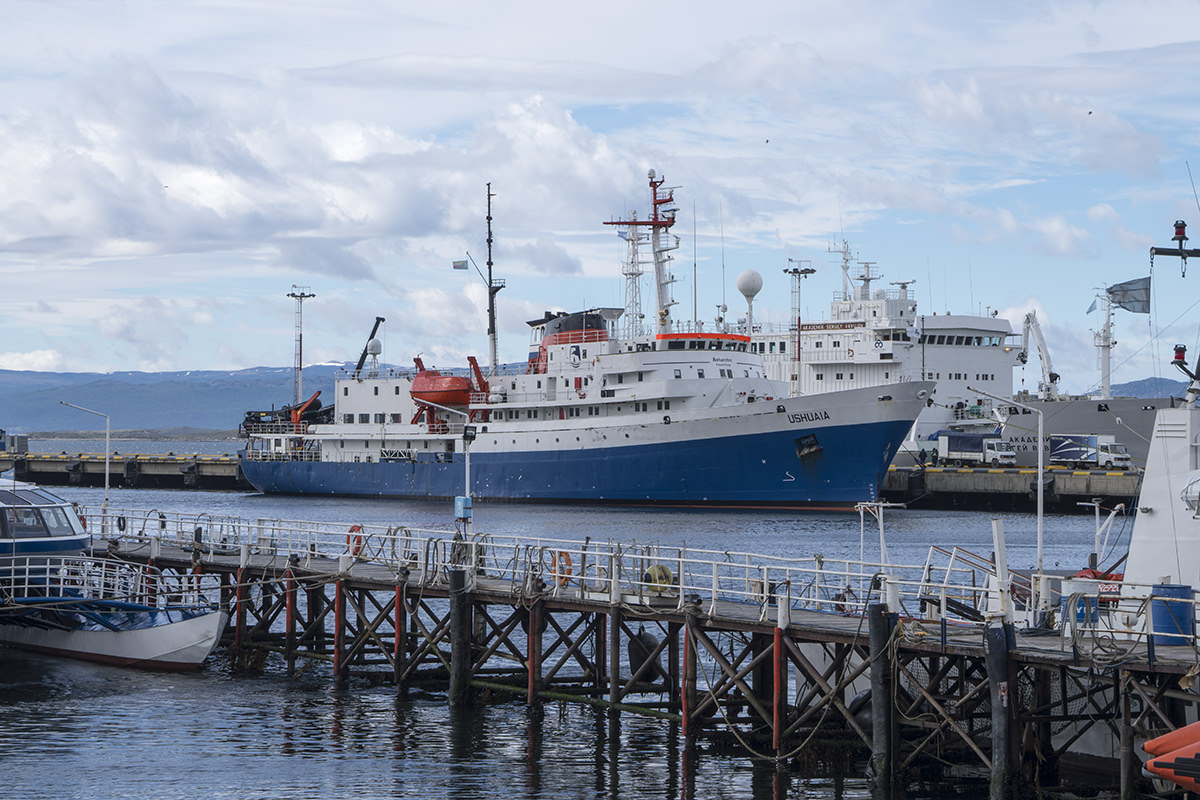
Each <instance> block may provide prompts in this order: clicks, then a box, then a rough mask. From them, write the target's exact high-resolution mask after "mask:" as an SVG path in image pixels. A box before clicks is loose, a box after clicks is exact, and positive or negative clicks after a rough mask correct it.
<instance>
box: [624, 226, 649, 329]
mask: <svg viewBox="0 0 1200 800" xmlns="http://www.w3.org/2000/svg"><path fill="white" fill-rule="evenodd" d="M631 217H632V220H633V222H634V223H636V222H637V212H636V211H635V212H633V214H632V215H631ZM618 235H619V236H620V237H621V238H622V239H624V240H625V243H626V244H627V245H628V256H627V257H626V260H625V263H624V264H622V265H621V274H622V275H624V276H625V314H624V315H623V317H622V322H621V327H622V332H621V333H622V336H623V338H625V339H636V338H637V337H639V336H641V335H642V334H643V333H645V331H644V330H643V328H642V319H643V316H642V275H644V274H645V270H644V269H643V268H642V267H643V266H644V264H645V262H644V261H642V256H641V251H640V248H639V245H640V244H641V243H642V242H645V241H647V240H649V238H650V235H649V234H648V233H647V232H646V231H643V230H641V229H640V228H638V226H637V225H636V224H633V225H629V226H628V227H627V228H625V230H622V231H618Z"/></svg>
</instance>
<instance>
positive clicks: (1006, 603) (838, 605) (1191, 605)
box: [83, 509, 1196, 647]
mask: <svg viewBox="0 0 1200 800" xmlns="http://www.w3.org/2000/svg"><path fill="white" fill-rule="evenodd" d="M83 514H84V516H85V517H86V519H87V521H88V529H89V531H91V532H92V534H93V537H95V543H96V545H97V546H99V545H100V540H111V539H117V540H121V541H122V542H123V543H125V544H128V543H131V542H149V541H151V540H153V539H157V540H159V542H160V543H161V544H166V545H173V546H176V547H179V548H183V549H184V550H187V551H191V552H193V553H194V554H195V555H194V557H195V558H196V559H199V560H203V559H205V558H209V557H213V556H241V557H243V558H251V557H263V556H266V557H271V558H278V559H280V561H281V563H285V562H286V563H290V564H292V565H296V566H303V567H304V568H306V569H309V570H313V571H318V572H322V571H324V572H329V573H331V574H334V573H340V572H344V571H345V570H347V569H349V568H350V567H351V565H354V564H374V565H378V566H383V567H385V568H387V569H388V570H390V571H392V572H393V573H394V574H396V575H397V576H400V575H403V576H404V577H405V578H406V579H407V580H410V581H417V582H419V583H420V584H422V585H442V584H446V583H447V582H448V579H449V572H450V570H456V569H461V570H464V571H466V572H467V574H468V576H469V579H470V580H471V581H473V582H475V583H476V584H478V583H480V582H482V581H491V582H492V584H491V585H492V586H497V585H499V584H507V590H508V591H510V592H511V593H513V594H516V595H521V596H533V595H538V594H548V595H551V596H554V597H556V598H562V599H571V598H578V599H581V600H589V601H595V602H603V603H608V604H627V605H633V606H648V607H654V608H658V609H663V608H668V609H669V608H675V609H684V608H685V607H691V608H693V609H696V610H697V611H699V612H702V613H707V614H710V615H714V616H715V615H723V614H735V615H737V616H739V617H742V618H745V617H747V616H750V615H752V616H753V617H754V618H756V619H757V620H759V621H761V622H766V621H772V620H778V621H783V620H786V619H787V615H788V614H789V613H790V611H792V610H798V611H799V610H804V611H820V612H826V613H830V614H836V615H842V616H850V617H860V616H862V615H863V614H865V612H866V609H867V607H868V606H869V605H870V604H872V603H879V602H882V603H886V604H887V605H888V607H889V608H890V609H891V610H892V611H894V612H896V613H898V614H899V615H900V616H901V617H902V618H903V619H905V620H909V621H911V622H914V623H930V624H933V625H935V626H936V625H943V624H948V625H952V626H956V627H960V626H972V625H982V624H984V623H986V622H988V621H989V620H996V619H999V618H1006V619H1009V620H1012V619H1014V618H1016V619H1018V620H1024V624H1026V625H1028V626H1030V627H1031V628H1041V629H1042V630H1043V631H1044V632H1045V633H1058V634H1059V635H1060V636H1061V637H1063V641H1062V642H1060V643H1058V644H1057V645H1056V646H1057V647H1067V646H1068V645H1071V646H1075V647H1100V646H1103V642H1104V641H1111V640H1114V639H1120V640H1122V641H1126V642H1130V643H1137V642H1141V643H1142V645H1143V646H1144V645H1145V642H1146V641H1147V640H1149V639H1151V637H1154V636H1156V630H1155V624H1156V623H1155V622H1154V620H1153V619H1152V617H1153V615H1152V614H1151V613H1150V610H1151V608H1152V606H1155V605H1161V604H1162V603H1166V604H1169V605H1170V608H1171V613H1172V614H1174V615H1175V616H1176V617H1178V618H1179V619H1180V620H1186V621H1184V622H1180V623H1179V624H1178V626H1177V629H1176V630H1174V631H1172V632H1171V633H1170V636H1169V637H1168V640H1163V639H1162V638H1161V636H1160V637H1159V639H1158V641H1159V642H1160V643H1161V642H1164V641H1166V644H1167V645H1187V646H1189V647H1195V646H1196V638H1195V635H1194V622H1193V620H1194V619H1195V616H1196V610H1195V605H1196V599H1195V595H1194V593H1190V592H1189V593H1188V595H1187V596H1186V597H1180V596H1178V594H1174V595H1167V594H1165V592H1164V591H1163V590H1161V589H1160V588H1159V587H1151V586H1145V587H1143V586H1135V585H1132V584H1123V583H1121V584H1116V583H1114V582H1112V581H1107V582H1106V581H1103V580H1094V581H1089V580H1087V579H1066V580H1061V579H1050V578H1047V577H1042V578H1040V579H1038V578H1036V576H1029V575H1024V574H1020V573H1009V574H1006V575H1003V576H1002V575H1001V574H999V572H998V570H997V569H996V567H995V565H994V564H993V563H992V562H991V561H990V560H989V559H988V558H986V557H984V556H981V555H979V554H976V553H973V552H971V551H969V550H965V549H963V548H943V547H939V546H934V547H932V548H931V549H930V551H929V555H928V557H927V558H926V560H925V561H924V562H923V563H918V564H905V563H896V562H892V563H886V564H881V563H878V562H871V561H864V560H855V559H844V558H830V557H825V556H821V555H812V556H807V557H796V558H786V557H782V556H771V555H765V554H761V553H750V552H741V551H732V550H728V551H724V550H722V551H718V550H710V549H698V548H688V547H682V546H674V545H670V546H668V545H662V544H654V543H638V542H616V541H594V540H590V539H585V540H583V541H579V540H573V539H562V538H555V537H537V536H516V535H493V534H487V533H476V534H472V535H467V534H466V533H465V532H464V531H462V530H455V529H422V528H413V527H408V526H403V525H392V526H388V525H371V524H365V523H364V524H351V525H344V524H343V525H338V524H332V523H324V522H306V521H298V520H283V519H255V520H244V519H241V518H237V517H225V516H219V515H211V514H199V515H180V514H171V513H165V512H159V511H156V510H153V509H151V510H114V509H109V510H108V512H107V514H105V513H103V512H102V511H101V510H99V509H84V510H83ZM123 549H125V550H127V551H128V550H129V549H130V548H129V547H127V546H126V547H124V548H123ZM1035 603H1036V607H1035ZM738 609H741V610H740V611H739V610H738ZM1122 646H1124V645H1122Z"/></svg>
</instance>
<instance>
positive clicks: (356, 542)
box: [346, 525, 363, 556]
mask: <svg viewBox="0 0 1200 800" xmlns="http://www.w3.org/2000/svg"><path fill="white" fill-rule="evenodd" d="M362 548H363V537H362V526H361V525H351V526H350V530H349V531H347V532H346V552H347V553H349V554H350V555H352V556H357V555H358V554H359V553H361V552H362Z"/></svg>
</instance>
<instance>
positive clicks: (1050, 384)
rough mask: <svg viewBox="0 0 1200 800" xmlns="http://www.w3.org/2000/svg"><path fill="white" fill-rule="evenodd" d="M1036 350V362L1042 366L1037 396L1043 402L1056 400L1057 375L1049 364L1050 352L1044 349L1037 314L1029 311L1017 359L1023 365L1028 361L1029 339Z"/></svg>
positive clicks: (1044, 345) (1044, 341)
mask: <svg viewBox="0 0 1200 800" xmlns="http://www.w3.org/2000/svg"><path fill="white" fill-rule="evenodd" d="M1031 336H1032V337H1033V344H1034V346H1035V347H1036V348H1037V354H1038V361H1040V362H1041V364H1042V382H1041V383H1039V384H1038V396H1039V397H1040V398H1041V399H1043V400H1057V399H1058V378H1059V374H1058V373H1057V372H1055V371H1054V365H1053V364H1051V363H1050V351H1049V350H1048V349H1047V348H1046V340H1045V339H1044V338H1042V327H1041V325H1039V324H1038V318H1037V313H1036V312H1034V311H1030V312H1029V313H1028V314H1026V315H1025V330H1024V335H1023V336H1022V339H1021V352H1020V353H1019V354H1018V355H1017V359H1018V360H1019V361H1020V362H1021V363H1022V364H1024V363H1025V362H1027V361H1028V360H1029V339H1030V337H1031Z"/></svg>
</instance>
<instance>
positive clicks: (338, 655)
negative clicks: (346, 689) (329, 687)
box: [333, 579, 346, 687]
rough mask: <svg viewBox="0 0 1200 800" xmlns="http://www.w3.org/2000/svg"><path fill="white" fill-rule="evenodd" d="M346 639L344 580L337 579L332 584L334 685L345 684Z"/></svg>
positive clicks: (340, 685)
mask: <svg viewBox="0 0 1200 800" xmlns="http://www.w3.org/2000/svg"><path fill="white" fill-rule="evenodd" d="M345 641H346V582H345V581H344V580H340V579H339V580H337V581H335V582H334V584H333V681H334V685H336V686H338V687H342V686H345V685H346V666H345V665H344V664H343V663H342V648H343V646H344V644H345Z"/></svg>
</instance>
